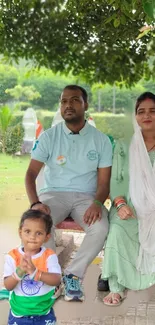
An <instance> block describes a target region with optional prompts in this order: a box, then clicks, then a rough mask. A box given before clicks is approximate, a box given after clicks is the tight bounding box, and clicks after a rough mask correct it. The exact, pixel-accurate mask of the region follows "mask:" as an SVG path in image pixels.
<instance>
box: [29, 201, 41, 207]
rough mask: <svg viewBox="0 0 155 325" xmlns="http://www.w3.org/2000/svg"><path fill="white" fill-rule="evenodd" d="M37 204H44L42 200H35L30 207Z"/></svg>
mask: <svg viewBox="0 0 155 325" xmlns="http://www.w3.org/2000/svg"><path fill="white" fill-rule="evenodd" d="M36 204H42V202H40V201H37V202H33V203H32V204H31V206H30V209H32V208H33V207H34V206H35V205H36Z"/></svg>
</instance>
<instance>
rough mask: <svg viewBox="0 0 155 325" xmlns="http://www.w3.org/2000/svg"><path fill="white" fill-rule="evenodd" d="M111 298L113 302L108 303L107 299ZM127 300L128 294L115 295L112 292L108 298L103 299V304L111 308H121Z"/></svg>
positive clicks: (119, 293)
mask: <svg viewBox="0 0 155 325" xmlns="http://www.w3.org/2000/svg"><path fill="white" fill-rule="evenodd" d="M115 295H119V298H118V297H116V296H115ZM108 296H109V298H111V302H108V301H105V298H108ZM125 298H126V294H125V292H124V291H122V292H116V293H113V292H110V293H109V294H108V295H107V296H106V297H104V298H103V303H104V304H105V305H106V306H111V307H117V306H120V305H121V303H122V301H123V300H124V299H125ZM114 301H116V303H114Z"/></svg>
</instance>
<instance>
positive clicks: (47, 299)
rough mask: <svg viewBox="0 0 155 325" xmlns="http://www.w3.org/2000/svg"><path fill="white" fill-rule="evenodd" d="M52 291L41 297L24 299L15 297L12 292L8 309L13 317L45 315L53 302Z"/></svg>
mask: <svg viewBox="0 0 155 325" xmlns="http://www.w3.org/2000/svg"><path fill="white" fill-rule="evenodd" d="M53 295H54V290H52V291H50V292H48V293H47V294H45V295H43V296H35V297H30V296H27V297H24V296H17V295H16V294H15V293H14V291H12V293H11V298H10V307H11V310H12V312H13V314H14V315H17V316H22V315H24V316H32V315H33V316H34V315H46V314H47V313H48V311H49V310H50V309H51V307H52V306H53V304H54V302H55V298H52V296H53Z"/></svg>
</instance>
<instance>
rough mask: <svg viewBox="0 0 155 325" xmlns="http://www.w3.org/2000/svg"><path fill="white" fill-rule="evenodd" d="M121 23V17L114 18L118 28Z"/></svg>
mask: <svg viewBox="0 0 155 325" xmlns="http://www.w3.org/2000/svg"><path fill="white" fill-rule="evenodd" d="M119 25H120V19H119V18H116V19H115V20H114V27H115V28H116V27H118V26H119Z"/></svg>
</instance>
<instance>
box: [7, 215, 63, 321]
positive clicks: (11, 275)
mask: <svg viewBox="0 0 155 325" xmlns="http://www.w3.org/2000/svg"><path fill="white" fill-rule="evenodd" d="M51 227H52V219H51V217H50V216H49V215H46V214H44V213H43V212H41V211H38V210H31V209H30V210H28V211H26V212H25V213H24V214H23V215H22V218H21V220H20V225H19V236H20V238H21V241H22V245H23V246H21V247H19V248H15V249H12V250H11V251H10V252H9V253H8V254H7V255H6V260H5V265H4V285H5V288H6V289H7V290H9V291H11V293H10V314H9V319H8V325H32V324H39V325H51V324H52V325H54V324H56V317H55V314H54V311H53V308H52V305H53V303H54V300H52V296H53V295H54V289H55V286H57V285H59V284H60V281H61V269H60V265H59V263H58V259H57V256H56V254H55V253H54V251H52V250H51V249H49V248H45V247H43V246H42V244H43V243H45V242H47V241H48V239H49V237H50V232H51Z"/></svg>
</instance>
